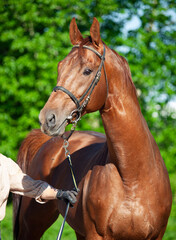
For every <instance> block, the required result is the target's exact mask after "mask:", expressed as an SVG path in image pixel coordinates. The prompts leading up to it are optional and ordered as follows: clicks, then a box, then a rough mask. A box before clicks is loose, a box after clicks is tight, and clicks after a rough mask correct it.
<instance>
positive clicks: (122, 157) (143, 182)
mask: <svg viewBox="0 0 176 240" xmlns="http://www.w3.org/2000/svg"><path fill="white" fill-rule="evenodd" d="M70 40H71V43H72V44H73V48H72V50H71V51H70V53H69V54H68V55H67V56H66V58H65V59H64V60H62V61H61V62H59V64H58V78H57V86H56V87H55V88H54V91H53V92H52V93H51V95H50V97H49V99H48V101H47V102H46V104H45V105H44V107H43V109H42V110H41V111H40V115H39V120H40V124H41V130H34V131H33V132H32V133H30V134H29V136H28V137H27V138H26V139H25V140H24V142H23V143H22V146H21V148H20V150H19V155H18V163H19V165H20V166H21V167H22V169H23V170H24V171H25V172H27V173H28V174H29V175H30V176H32V177H33V178H35V179H42V180H45V181H47V182H48V183H50V184H51V185H53V186H54V187H56V188H62V189H72V188H73V182H72V178H71V174H70V170H69V166H68V162H67V161H66V157H65V155H64V153H65V152H64V149H63V147H62V146H63V144H64V140H63V138H64V136H65V128H66V126H67V125H68V124H71V123H73V124H74V123H75V122H77V121H79V120H80V117H81V116H83V115H85V114H88V113H92V112H95V111H99V112H100V115H101V118H102V122H103V126H104V130H105V135H103V134H100V133H95V132H81V131H75V132H74V133H73V134H72V135H71V137H70V138H69V151H70V154H71V159H72V165H73V169H74V172H75V178H76V180H77V184H78V188H79V189H80V191H79V193H78V197H77V202H76V204H75V205H74V207H73V208H71V209H70V210H69V212H68V216H67V222H68V224H69V225H70V226H71V227H72V228H73V229H74V231H75V233H76V237H77V240H92V239H94V240H117V239H118V240H125V239H131V240H133V239H135V240H147V239H157V240H160V239H162V237H163V235H164V233H165V230H166V226H167V222H168V218H169V215H170V211H171V205H172V194H171V187H170V181H169V177H168V173H167V169H166V167H165V164H164V161H163V159H162V157H161V154H160V151H159V148H158V146H157V144H156V142H155V140H154V138H153V136H152V134H151V133H150V130H149V128H148V125H147V123H146V121H145V119H144V117H143V115H142V113H141V109H140V106H139V102H138V97H137V93H136V88H135V86H134V83H133V81H132V77H131V72H130V69H129V65H128V63H127V61H126V60H125V58H123V57H122V56H120V55H119V54H118V53H117V52H116V51H114V50H112V49H110V48H109V47H108V46H107V45H106V44H105V43H104V42H103V41H102V40H101V36H100V25H99V22H98V20H97V19H96V18H94V19H93V23H92V25H91V28H90V36H88V37H86V38H83V36H82V34H81V32H80V31H79V29H78V26H77V24H76V20H75V18H73V19H72V21H71V23H70ZM65 209H66V205H65V203H64V202H62V201H59V202H58V201H49V202H48V203H46V204H45V205H39V204H37V203H36V202H35V201H34V200H32V199H29V198H25V197H22V198H21V200H20V201H18V204H17V205H16V214H15V226H16V228H15V229H16V233H18V234H17V235H16V236H15V237H16V239H18V240H20V239H23V240H24V239H34V240H35V239H36V240H37V239H40V237H41V236H42V234H43V233H44V231H45V230H46V229H47V228H48V227H49V226H50V225H51V224H52V223H53V222H54V221H55V220H56V219H57V217H58V215H59V214H62V215H64V211H65Z"/></svg>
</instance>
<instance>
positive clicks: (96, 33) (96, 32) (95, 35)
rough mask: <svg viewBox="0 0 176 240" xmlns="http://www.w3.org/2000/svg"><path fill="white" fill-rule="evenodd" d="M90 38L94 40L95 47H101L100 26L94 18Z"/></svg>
mask: <svg viewBox="0 0 176 240" xmlns="http://www.w3.org/2000/svg"><path fill="white" fill-rule="evenodd" d="M90 36H91V38H92V43H93V44H94V46H95V47H99V45H100V40H101V37H100V24H99V22H98V20H97V19H96V18H95V17H94V19H93V23H92V26H91V28H90Z"/></svg>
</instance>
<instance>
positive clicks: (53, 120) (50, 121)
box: [47, 113, 56, 127]
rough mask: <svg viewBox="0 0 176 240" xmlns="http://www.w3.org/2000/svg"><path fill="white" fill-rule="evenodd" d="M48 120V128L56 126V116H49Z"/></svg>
mask: <svg viewBox="0 0 176 240" xmlns="http://www.w3.org/2000/svg"><path fill="white" fill-rule="evenodd" d="M47 120H48V121H47V124H48V127H54V126H55V125H56V116H55V115H54V114H53V113H52V114H50V115H49V116H48V119H47Z"/></svg>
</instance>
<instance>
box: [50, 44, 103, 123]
mask: <svg viewBox="0 0 176 240" xmlns="http://www.w3.org/2000/svg"><path fill="white" fill-rule="evenodd" d="M79 47H80V45H75V46H73V48H79ZM82 47H83V48H86V49H88V50H90V51H92V52H94V53H95V54H96V55H97V56H98V57H99V58H100V59H101V62H100V65H99V67H98V70H97V72H96V75H95V77H94V79H93V80H92V82H91V84H90V85H89V87H88V88H87V90H86V91H85V92H84V93H83V95H82V96H81V97H80V99H77V98H76V97H75V96H74V95H73V93H71V92H70V91H69V90H67V89H66V88H64V87H62V86H56V87H54V89H53V91H55V92H56V91H58V90H60V91H62V92H64V93H66V94H67V95H68V96H69V97H70V98H71V99H72V101H73V102H74V103H75V104H76V107H77V108H76V109H74V110H73V111H72V112H71V114H70V116H68V117H67V119H65V121H66V120H69V121H71V122H72V123H74V122H78V121H79V120H80V118H81V113H82V111H83V109H84V108H85V107H86V106H87V104H88V102H89V100H90V96H91V94H92V92H93V90H94V88H95V86H96V85H97V83H98V82H99V80H100V76H101V69H102V67H103V69H104V74H105V79H106V85H107V93H108V80H107V75H106V70H105V66H104V61H105V46H104V45H103V55H101V54H100V53H99V52H98V51H96V50H95V49H94V48H92V47H89V46H86V45H83V46H82ZM85 97H86V98H85ZM84 99H85V100H84ZM83 100H84V101H83ZM82 101H83V103H82V104H81V102H82ZM75 115H76V119H75ZM73 118H74V120H73ZM65 121H64V122H65Z"/></svg>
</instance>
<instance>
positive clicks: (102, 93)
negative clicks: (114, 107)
mask: <svg viewBox="0 0 176 240" xmlns="http://www.w3.org/2000/svg"><path fill="white" fill-rule="evenodd" d="M70 40H71V43H72V44H73V48H72V50H71V52H70V53H69V54H68V55H67V56H66V58H65V59H64V60H62V61H61V62H59V64H58V78H57V86H56V87H55V88H54V90H53V92H52V93H51V95H50V97H49V99H48V101H47V102H46V104H45V106H44V107H43V109H42V110H41V112H40V115H39V120H40V123H41V129H42V131H43V132H44V133H46V134H48V135H52V136H54V135H62V134H63V133H64V131H65V127H66V126H67V125H68V124H69V123H71V122H74V121H77V120H78V118H80V116H81V115H84V114H86V113H89V112H94V111H97V110H99V109H101V108H102V107H103V105H104V103H105V100H106V96H107V79H106V72H105V66H104V61H105V45H104V44H103V42H102V40H101V37H100V26H99V22H98V21H97V19H96V18H94V20H93V23H92V26H91V28H90V36H89V37H86V38H85V39H84V38H83V37H82V35H81V33H80V31H79V29H78V27H77V24H76V21H75V18H73V19H72V21H71V24H70Z"/></svg>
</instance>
